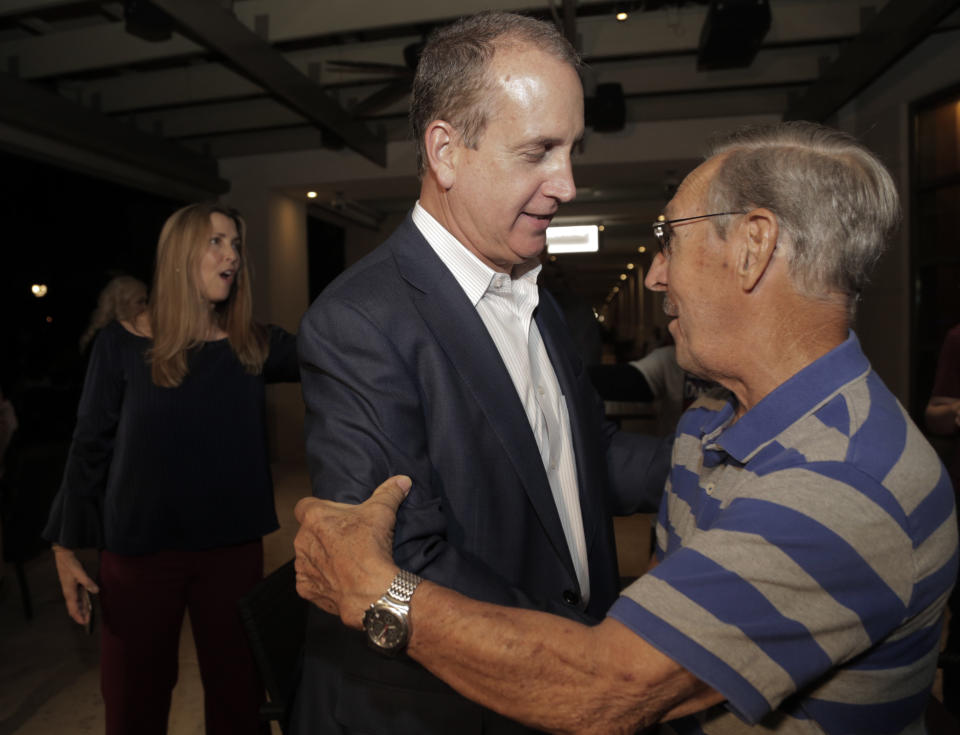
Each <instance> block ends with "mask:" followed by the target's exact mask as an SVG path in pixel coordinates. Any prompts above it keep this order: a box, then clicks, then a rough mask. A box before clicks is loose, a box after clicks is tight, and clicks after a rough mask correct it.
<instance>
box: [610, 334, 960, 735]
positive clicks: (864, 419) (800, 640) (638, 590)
mask: <svg viewBox="0 0 960 735" xmlns="http://www.w3.org/2000/svg"><path fill="white" fill-rule="evenodd" d="M954 512H955V511H954V502H953V492H952V490H951V486H950V481H949V479H948V477H947V474H946V471H945V470H944V468H943V466H942V465H941V463H940V461H939V459H938V458H937V455H936V453H935V452H934V450H933V449H932V448H931V447H930V445H929V444H928V443H927V441H926V440H925V439H924V438H923V435H922V434H921V433H920V431H919V430H918V429H917V427H916V426H915V425H914V424H913V422H912V421H911V420H910V418H909V417H908V416H907V414H906V413H905V412H904V410H903V408H902V407H901V406H900V404H899V403H898V402H897V400H896V399H895V398H894V397H893V395H892V394H891V393H890V391H889V390H887V388H886V386H884V384H883V382H882V381H881V380H880V378H879V377H877V375H876V373H874V372H873V370H872V369H871V368H870V364H869V363H868V361H867V359H866V357H864V355H863V352H862V351H861V349H860V345H859V342H858V341H857V338H856V336H855V335H854V334H853V333H852V332H851V333H850V336H849V337H848V339H847V340H846V341H845V342H844V343H843V344H842V345H840V346H839V347H837V348H836V349H834V350H832V351H831V352H829V353H828V354H826V355H824V356H823V357H822V358H820V359H819V360H817V361H816V362H814V363H813V364H811V365H809V366H807V367H806V368H805V369H803V370H802V371H800V372H799V373H797V374H796V375H794V376H793V377H792V378H791V379H790V380H788V381H787V382H785V383H784V384H782V385H781V386H779V387H778V388H777V389H776V390H774V391H773V392H772V393H770V394H769V395H767V396H766V397H765V398H764V399H763V400H762V401H760V402H759V403H758V404H757V405H756V406H755V407H753V408H752V409H751V410H750V411H748V412H747V413H746V414H744V415H743V416H742V417H741V418H740V419H739V420H737V421H734V405H733V404H732V403H731V402H729V401H727V400H723V399H721V398H719V397H717V396H713V395H711V396H707V397H704V398H703V399H701V400H700V401H698V402H697V403H695V404H694V405H693V406H692V407H691V408H690V410H689V411H687V413H686V414H684V416H683V418H682V419H681V421H680V425H679V426H678V428H677V439H676V444H675V446H674V450H673V467H672V469H671V472H670V478H669V480H668V483H667V488H666V493H665V496H664V501H663V503H662V505H661V510H660V518H659V521H658V524H657V557H658V559H659V561H660V563H659V565H658V566H657V567H656V568H655V569H654V570H653V571H652V572H651V573H649V574H647V575H645V576H644V577H641V578H640V579H639V580H637V581H636V582H635V583H634V584H633V585H631V586H630V587H629V588H627V589H626V590H625V591H624V593H623V596H621V597H620V599H619V600H618V601H617V602H616V603H615V604H614V606H613V608H611V611H610V615H611V616H612V617H613V618H615V619H617V620H619V621H620V622H622V623H624V624H625V625H627V626H628V627H630V628H631V629H632V630H633V631H635V632H636V633H637V635H640V636H641V637H643V638H644V639H645V640H646V641H648V642H649V643H650V644H652V645H653V646H655V647H656V648H658V649H659V650H660V651H662V652H663V653H665V654H666V655H667V656H669V657H670V658H672V659H673V660H675V661H676V662H678V663H679V664H681V665H682V666H684V667H685V668H686V669H687V670H689V671H691V672H692V673H693V674H695V675H696V676H697V677H699V678H700V679H702V680H703V681H705V682H707V683H708V684H710V686H712V687H713V688H714V689H716V690H717V691H719V692H721V693H722V694H724V695H725V696H726V698H727V702H726V703H724V704H722V705H718V706H717V707H714V708H712V709H710V710H707V711H705V712H702V713H700V714H699V715H697V716H695V717H688V718H683V719H680V720H675V721H673V722H670V723H667V724H666V725H664V726H662V731H664V732H676V733H706V734H707V735H710V734H720V733H723V734H727V733H746V732H761V731H762V732H766V733H769V732H776V733H785V734H787V733H789V734H794V733H846V734H849V733H870V735H882V734H884V733H913V732H917V733H920V732H923V729H922V720H923V712H924V709H925V707H926V703H927V700H928V698H929V695H930V688H931V685H932V683H933V678H934V673H935V670H936V659H937V653H938V647H939V640H940V631H941V626H942V619H943V613H944V608H945V605H946V602H947V597H948V595H949V593H950V590H951V588H952V586H953V583H954V579H955V577H956V572H957V527H956V522H955V520H954Z"/></svg>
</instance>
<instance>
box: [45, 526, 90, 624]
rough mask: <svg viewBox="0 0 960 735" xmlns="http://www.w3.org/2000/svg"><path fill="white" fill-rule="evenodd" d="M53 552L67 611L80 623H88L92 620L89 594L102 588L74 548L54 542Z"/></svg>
mask: <svg viewBox="0 0 960 735" xmlns="http://www.w3.org/2000/svg"><path fill="white" fill-rule="evenodd" d="M53 554H54V559H55V561H56V564H57V576H58V577H60V588H61V589H62V590H63V599H64V601H65V602H66V603H67V612H68V613H69V614H70V617H71V618H73V619H74V620H75V621H76V622H78V623H79V624H80V625H86V624H87V623H89V622H90V606H89V604H88V603H89V598H88V596H87V595H89V594H94V595H95V594H97V593H98V592H100V588H99V587H97V584H96V582H94V581H93V580H92V579H91V578H90V576H89V575H88V574H87V573H86V571H84V569H83V565H82V564H81V563H80V560H79V559H77V555H76V554H75V553H74V552H73V550H72V549H67V548H64V547H63V546H60V545H59V544H54V545H53Z"/></svg>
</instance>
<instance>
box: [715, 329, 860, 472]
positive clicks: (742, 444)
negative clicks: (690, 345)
mask: <svg viewBox="0 0 960 735" xmlns="http://www.w3.org/2000/svg"><path fill="white" fill-rule="evenodd" d="M869 370H870V363H869V361H868V360H867V358H866V356H865V355H864V354H863V351H862V350H861V348H860V342H859V340H858V339H857V336H856V335H855V334H854V333H853V331H852V330H851V331H850V332H849V334H848V336H847V339H846V340H844V342H843V343H841V344H840V345H838V346H837V347H835V348H833V349H832V350H830V352H828V353H827V354H825V355H824V356H823V357H820V358H819V359H817V360H815V361H814V362H812V363H811V364H810V365H807V367H805V368H804V369H803V370H801V371H800V372H798V373H797V374H796V375H794V376H793V377H791V378H790V379H789V380H787V381H786V382H785V383H782V384H781V385H779V386H777V388H775V389H774V390H773V391H771V392H770V393H769V394H768V395H766V396H764V397H763V399H762V400H761V401H760V402H759V403H758V404H757V405H756V406H754V407H753V408H751V409H750V410H749V411H747V412H746V413H745V414H744V415H743V416H741V417H740V419H739V420H738V421H736V422H735V423H733V424H732V425H730V424H729V421H730V420H731V419H732V417H733V405H732V404H731V405H730V406H729V408H725V409H724V410H722V411H720V412H719V413H720V416H716V417H715V419H714V420H712V421H711V422H710V424H711V426H709V427H707V426H704V427H703V428H704V430H705V434H707V435H709V434H711V433H714V432H715V438H714V439H713V441H712V442H710V443H709V445H708V448H714V449H722V450H723V451H725V452H726V453H727V454H728V455H730V456H731V457H732V458H734V459H735V460H737V461H738V462H741V463H743V464H746V463H747V462H749V461H750V459H751V458H752V457H753V456H755V455H756V454H757V452H759V451H760V450H761V449H763V447H765V446H766V445H767V444H769V443H770V442H772V441H773V440H774V439H776V438H777V436H779V435H780V434H781V433H782V432H783V431H784V430H785V429H787V428H788V427H789V426H792V425H793V424H795V423H796V422H797V421H799V420H800V419H801V418H803V417H804V416H806V415H808V414H810V413H813V412H814V411H816V410H818V409H819V408H820V407H821V406H822V405H823V404H824V403H826V402H827V401H828V400H829V399H830V398H832V397H833V396H834V395H835V394H836V393H837V391H839V390H840V389H841V388H842V387H843V386H845V385H846V384H847V383H849V382H850V381H852V380H854V379H856V378H858V377H860V376H861V375H864V374H865V373H867V372H869ZM724 425H726V428H723V426H724ZM717 429H719V431H717ZM705 438H709V436H708V437H705Z"/></svg>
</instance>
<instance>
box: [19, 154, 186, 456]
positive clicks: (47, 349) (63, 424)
mask: <svg viewBox="0 0 960 735" xmlns="http://www.w3.org/2000/svg"><path fill="white" fill-rule="evenodd" d="M0 172H2V175H0V215H2V222H3V248H2V249H3V255H2V257H0V264H2V265H0V314H2V319H0V389H2V391H3V393H4V395H5V396H7V397H9V398H10V399H11V400H13V402H14V406H15V407H16V409H17V416H18V419H19V422H20V432H19V433H20V438H21V440H43V439H54V438H61V437H63V436H69V434H70V432H71V431H72V428H73V421H74V416H75V413H76V406H77V400H78V398H79V389H80V383H81V381H82V377H83V370H84V364H85V360H86V355H81V354H80V348H79V339H80V335H81V334H82V333H83V331H84V330H85V329H86V326H87V323H88V322H89V320H90V315H91V313H92V312H93V309H94V308H95V306H96V303H97V296H98V295H99V293H100V289H102V288H103V286H104V285H106V283H107V281H109V280H110V279H111V278H112V277H113V276H115V275H119V274H121V273H125V274H128V275H131V276H135V277H137V278H139V279H141V280H142V281H144V282H145V283H147V285H148V286H149V284H150V279H151V277H152V273H153V259H154V253H155V249H156V242H157V236H158V235H159V233H160V228H161V226H162V225H163V222H164V220H165V219H166V218H167V217H168V216H170V214H172V213H173V212H174V211H175V210H176V209H178V208H179V207H181V206H183V204H184V203H185V202H179V201H175V200H172V199H165V198H163V197H158V196H153V195H150V194H147V193H144V192H141V191H137V190H135V189H129V188H125V187H123V186H119V185H116V184H112V183H110V182H107V181H103V180H100V179H95V178H92V177H89V176H84V175H83V174H81V173H76V172H72V171H68V170H65V169H62V168H57V167H54V166H48V165H45V164H43V163H38V162H35V161H32V160H28V159H24V158H20V157H17V156H14V155H10V154H7V153H0ZM34 283H42V284H46V286H47V289H48V292H47V295H46V296H45V297H43V298H37V297H36V296H34V295H33V293H32V292H31V290H30V287H31V285H32V284H34Z"/></svg>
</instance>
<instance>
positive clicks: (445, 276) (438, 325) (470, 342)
mask: <svg viewBox="0 0 960 735" xmlns="http://www.w3.org/2000/svg"><path fill="white" fill-rule="evenodd" d="M397 234H398V235H400V237H398V238H396V239H394V238H391V249H392V251H393V254H394V258H395V260H396V262H397V268H398V269H399V271H400V274H401V275H402V276H403V278H404V279H405V280H406V281H407V283H409V284H410V285H411V286H412V287H413V289H414V290H415V292H414V298H413V300H414V303H415V305H416V308H417V311H418V312H419V313H420V315H421V317H422V318H423V320H424V322H425V323H426V324H427V326H428V328H429V329H430V331H431V332H432V333H433V335H434V337H435V338H436V340H437V343H438V344H439V345H440V347H441V348H442V349H443V351H444V352H445V353H446V355H447V357H448V358H449V360H450V362H451V364H453V366H454V368H455V369H456V370H457V372H458V373H459V374H460V377H461V379H462V380H463V382H464V384H465V385H466V386H467V387H468V388H469V390H470V391H471V393H472V394H473V396H474V398H475V400H476V401H477V403H478V405H479V406H480V407H481V409H482V411H483V413H484V415H485V416H486V418H487V421H488V422H489V424H490V426H491V427H492V429H493V431H494V432H495V433H496V435H497V437H498V438H499V439H500V443H501V445H502V446H503V451H504V455H505V456H506V457H507V458H508V460H509V461H510V463H511V464H512V465H513V467H514V469H515V470H516V472H517V474H518V475H519V477H520V481H521V483H522V484H523V487H524V489H525V490H526V493H527V496H528V497H529V498H530V502H531V504H532V505H533V507H534V508H535V509H536V512H537V515H538V516H539V517H540V521H541V523H542V524H543V527H544V529H545V530H546V533H547V536H548V537H549V538H550V540H551V543H552V544H553V545H554V547H555V549H556V551H557V554H558V555H559V556H560V557H561V558H562V559H564V563H565V564H566V565H567V566H568V567H569V571H570V573H571V575H572V574H573V563H572V561H571V560H570V552H569V550H568V549H567V542H566V539H565V538H564V535H563V527H562V526H561V524H560V516H559V514H558V513H557V507H556V504H555V503H554V500H553V494H552V492H551V491H550V484H549V483H548V481H547V474H546V471H545V470H544V468H543V461H542V459H541V458H540V451H539V449H538V447H537V442H536V440H535V439H534V437H533V432H532V431H531V430H530V424H529V423H528V422H527V416H526V413H524V410H523V404H522V403H521V401H520V398H519V397H518V396H517V391H516V388H515V387H514V385H513V380H512V379H511V378H510V374H509V372H507V368H506V366H505V365H504V364H503V360H502V359H501V357H500V353H499V352H498V351H497V347H496V345H495V344H494V342H493V339H491V337H490V334H489V333H488V332H487V328H486V325H484V323H483V320H482V319H481V318H480V315H479V314H477V310H476V308H474V306H473V304H471V303H470V300H469V299H468V298H467V295H466V294H465V293H464V292H463V289H462V288H461V287H460V284H459V283H457V280H456V278H454V276H453V274H452V273H451V272H450V270H449V269H448V268H447V267H446V266H445V265H444V264H443V262H442V261H441V260H440V258H439V257H438V256H437V254H436V253H435V252H434V251H433V248H431V247H430V245H429V244H428V243H427V241H426V240H425V239H424V238H423V235H421V234H420V231H419V230H418V229H417V228H416V226H415V225H414V224H413V222H412V221H411V219H410V218H409V216H408V217H407V220H406V221H405V222H404V224H403V225H401V227H400V229H399V230H398V233H397Z"/></svg>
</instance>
